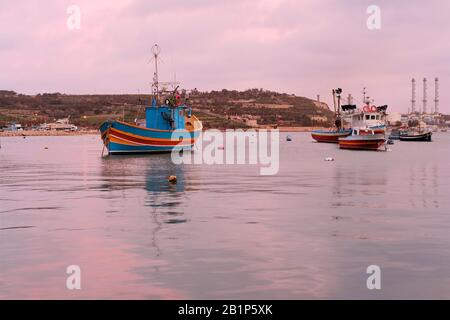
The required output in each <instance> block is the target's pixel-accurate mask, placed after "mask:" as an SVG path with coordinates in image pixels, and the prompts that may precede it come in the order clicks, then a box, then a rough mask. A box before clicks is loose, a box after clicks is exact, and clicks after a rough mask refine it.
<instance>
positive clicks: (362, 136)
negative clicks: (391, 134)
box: [339, 128, 386, 150]
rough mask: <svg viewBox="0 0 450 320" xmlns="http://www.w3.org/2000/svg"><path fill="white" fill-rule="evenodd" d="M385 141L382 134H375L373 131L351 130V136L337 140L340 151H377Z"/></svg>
mask: <svg viewBox="0 0 450 320" xmlns="http://www.w3.org/2000/svg"><path fill="white" fill-rule="evenodd" d="M385 142H386V139H385V137H384V134H379V133H375V132H374V130H373V129H360V128H357V129H353V131H352V135H351V136H348V137H345V138H339V148H340V149H353V150H378V149H379V148H380V147H381V146H382V145H383V144H384V143H385Z"/></svg>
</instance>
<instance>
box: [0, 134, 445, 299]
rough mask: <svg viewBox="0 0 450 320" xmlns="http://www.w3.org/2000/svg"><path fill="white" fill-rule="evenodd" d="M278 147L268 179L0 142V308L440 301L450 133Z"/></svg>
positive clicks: (58, 141) (73, 146) (86, 144)
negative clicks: (69, 285) (132, 302)
mask: <svg viewBox="0 0 450 320" xmlns="http://www.w3.org/2000/svg"><path fill="white" fill-rule="evenodd" d="M290 135H291V136H292V139H293V141H291V142H287V141H286V139H285V137H286V134H283V133H282V134H281V137H280V171H279V173H278V174H277V175H275V176H260V175H259V169H258V168H257V167H254V166H245V165H240V166H237V165H230V166H224V165H213V166H211V165H180V166H175V165H174V164H172V162H171V160H170V155H150V156H145V155H144V156H137V155H136V156H114V157H106V158H101V156H100V155H101V151H102V145H101V141H100V139H99V137H98V136H89V135H87V136H71V137H27V138H26V139H23V138H21V137H14V138H1V149H0V298H2V299H5V298H20V299H39V298H50V299H61V298H63V299H80V298H88V299H93V298H108V299H122V298H125V299H128V298H138V299H178V298H180V299H181V298H187V299H191V298H192V299H198V298H205V299H206V298H207V299H220V298H225V299H227V298H236V299H241V298H242V299H248V298H251V299H283V298H284V299H302V298H339V299H340V298H374V299H379V298H388V299H391V298H450V232H449V230H450V195H449V191H448V190H449V187H450V168H449V163H450V162H449V159H450V148H449V145H450V134H447V133H436V134H434V136H433V137H434V141H433V142H432V143H416V142H399V141H397V142H396V143H395V144H394V145H392V146H389V147H390V148H391V152H370V151H369V152H365V151H345V150H338V148H337V146H336V145H330V144H318V143H314V142H312V141H311V139H310V136H309V134H307V133H292V134H290ZM44 147H48V149H45V148H44ZM326 157H334V158H335V161H334V162H326V161H324V158H326ZM173 174H175V175H176V176H177V177H178V184H176V185H170V184H168V182H167V177H168V176H169V175H173ZM69 265H78V266H80V268H81V286H82V288H81V290H68V289H66V278H67V276H68V275H67V274H66V268H67V266H69ZM369 265H378V266H380V267H381V270H382V271H381V272H382V273H381V286H382V288H381V290H368V289H367V287H366V279H367V277H368V275H367V274H366V268H367V267H368V266H369Z"/></svg>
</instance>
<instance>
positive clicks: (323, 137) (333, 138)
mask: <svg viewBox="0 0 450 320" xmlns="http://www.w3.org/2000/svg"><path fill="white" fill-rule="evenodd" d="M351 133H352V131H351V130H340V131H323V130H316V131H312V132H311V137H312V138H313V139H314V140H316V141H317V142H328V143H338V141H339V138H344V137H347V136H349V135H350V134H351Z"/></svg>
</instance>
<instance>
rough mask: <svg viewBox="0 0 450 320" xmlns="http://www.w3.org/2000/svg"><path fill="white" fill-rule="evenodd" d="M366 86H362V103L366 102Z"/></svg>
mask: <svg viewBox="0 0 450 320" xmlns="http://www.w3.org/2000/svg"><path fill="white" fill-rule="evenodd" d="M366 93H367V92H366V87H363V92H362V94H363V104H365V103H366Z"/></svg>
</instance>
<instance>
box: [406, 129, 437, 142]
mask: <svg viewBox="0 0 450 320" xmlns="http://www.w3.org/2000/svg"><path fill="white" fill-rule="evenodd" d="M432 134H433V133H432V132H431V131H428V132H422V133H420V132H412V133H409V132H405V133H402V134H400V141H431V135H432Z"/></svg>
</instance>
